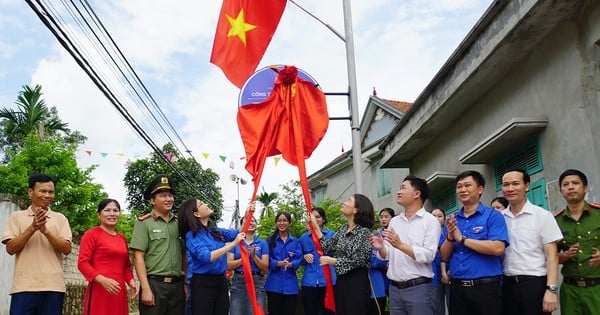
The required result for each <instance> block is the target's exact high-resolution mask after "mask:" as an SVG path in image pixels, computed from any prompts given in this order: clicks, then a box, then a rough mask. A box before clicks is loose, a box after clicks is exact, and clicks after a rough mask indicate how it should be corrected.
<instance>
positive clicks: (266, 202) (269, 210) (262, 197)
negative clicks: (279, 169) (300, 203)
mask: <svg viewBox="0 0 600 315" xmlns="http://www.w3.org/2000/svg"><path fill="white" fill-rule="evenodd" d="M277 197H279V194H278V193H276V192H272V193H268V192H266V191H265V190H264V188H263V192H261V193H260V194H258V196H256V200H258V201H259V202H260V203H261V204H262V205H263V209H262V211H261V212H260V218H261V219H262V218H263V217H264V215H265V214H267V215H269V214H271V215H272V214H274V212H273V207H271V202H273V200H275V199H277Z"/></svg>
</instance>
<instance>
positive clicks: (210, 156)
mask: <svg viewBox="0 0 600 315" xmlns="http://www.w3.org/2000/svg"><path fill="white" fill-rule="evenodd" d="M83 152H84V153H85V154H86V155H87V157H93V156H97V155H100V157H102V158H106V157H110V156H117V157H119V158H127V161H126V162H125V166H126V167H129V166H130V165H131V163H133V161H134V160H137V159H138V158H140V157H142V156H144V154H134V155H133V159H132V157H130V156H127V154H125V153H109V152H102V151H100V152H96V151H92V150H84V151H83ZM164 154H165V157H166V158H167V159H168V160H169V161H171V162H173V163H177V156H175V155H173V153H171V152H165V153H164ZM202 157H203V158H204V160H206V161H208V160H209V159H210V160H212V159H214V158H215V157H216V158H218V160H219V161H221V162H222V163H225V164H228V165H229V167H230V168H231V169H235V165H236V161H240V162H241V161H245V160H246V157H245V156H241V157H239V158H237V159H233V158H230V157H228V156H227V155H220V154H212V153H207V152H202ZM268 159H272V160H273V164H274V165H275V166H277V165H278V164H279V162H281V156H274V157H269V158H268ZM243 164H245V162H243V163H242V165H243Z"/></svg>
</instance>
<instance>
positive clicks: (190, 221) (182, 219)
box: [177, 198, 225, 241]
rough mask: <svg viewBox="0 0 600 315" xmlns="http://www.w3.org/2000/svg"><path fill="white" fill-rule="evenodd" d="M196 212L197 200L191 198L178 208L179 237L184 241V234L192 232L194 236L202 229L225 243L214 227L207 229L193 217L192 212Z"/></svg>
mask: <svg viewBox="0 0 600 315" xmlns="http://www.w3.org/2000/svg"><path fill="white" fill-rule="evenodd" d="M196 211H198V199H196V198H191V199H188V200H186V201H184V202H183V203H182V204H181V206H179V211H178V212H177V219H178V221H179V236H181V237H182V238H183V239H185V234H186V233H187V232H188V231H192V233H193V234H194V235H196V234H197V233H198V232H200V231H201V230H203V229H208V230H209V232H210V234H212V236H213V237H214V238H216V239H218V240H221V241H225V237H223V235H222V234H221V233H220V232H219V231H218V230H216V229H215V228H214V227H208V226H205V225H204V224H202V223H201V222H200V221H199V220H198V218H197V217H196V216H195V215H194V212H196Z"/></svg>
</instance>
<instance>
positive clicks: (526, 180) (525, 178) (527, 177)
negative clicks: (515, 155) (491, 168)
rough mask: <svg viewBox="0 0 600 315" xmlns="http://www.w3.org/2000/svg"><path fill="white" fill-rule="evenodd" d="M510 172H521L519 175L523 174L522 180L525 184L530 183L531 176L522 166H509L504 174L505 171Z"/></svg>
mask: <svg viewBox="0 0 600 315" xmlns="http://www.w3.org/2000/svg"><path fill="white" fill-rule="evenodd" d="M510 172H519V173H521V175H522V176H523V182H524V183H525V184H529V183H531V177H530V176H529V174H527V171H526V170H524V169H522V168H518V167H514V168H510V169H508V170H507V171H506V172H504V175H506V174H507V173H510ZM504 175H502V176H503V177H504Z"/></svg>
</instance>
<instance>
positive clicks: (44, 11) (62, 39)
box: [26, 0, 216, 204]
mask: <svg viewBox="0 0 600 315" xmlns="http://www.w3.org/2000/svg"><path fill="white" fill-rule="evenodd" d="M26 2H27V3H28V5H29V6H30V7H31V8H32V10H33V11H34V12H35V13H36V15H37V16H38V17H39V18H40V20H41V21H42V23H44V25H46V27H47V28H48V29H49V30H50V31H51V32H52V34H53V35H54V36H55V37H56V39H57V40H58V41H59V43H60V44H61V45H62V46H63V47H64V48H65V50H67V52H68V53H69V54H70V55H71V56H72V57H73V59H74V60H75V61H76V62H77V64H78V65H79V66H80V67H81V68H82V69H83V70H84V72H85V73H86V74H87V75H88V77H90V79H91V80H92V82H93V83H94V84H95V85H96V86H97V87H98V89H99V90H100V91H101V92H102V93H103V94H104V95H105V97H106V98H107V99H108V100H109V101H110V102H111V104H113V106H114V107H115V109H117V111H118V112H119V113H120V114H121V116H122V117H123V118H124V119H125V120H126V122H127V123H128V124H129V126H130V127H131V128H132V129H133V130H134V131H135V132H136V133H137V134H138V136H139V137H140V138H141V139H142V140H143V141H144V142H145V143H146V144H147V145H148V146H149V147H150V148H151V149H152V150H153V151H154V152H155V153H156V154H158V155H159V156H160V157H161V159H162V160H163V161H164V162H165V163H167V165H168V166H169V167H171V168H172V170H173V171H174V172H175V173H176V174H177V175H178V177H179V178H181V180H182V181H183V182H184V183H185V184H187V185H188V186H189V187H190V188H192V189H193V190H194V191H196V192H197V193H198V195H199V196H202V197H203V198H204V199H205V200H206V201H207V202H211V201H212V203H213V204H216V200H214V199H213V198H210V196H208V195H207V194H206V193H204V192H202V191H200V190H199V189H198V187H197V185H195V184H194V183H193V182H192V181H191V180H190V179H189V178H188V177H187V176H186V175H184V174H183V173H182V172H181V171H180V170H179V169H178V168H177V166H176V165H175V164H174V163H173V162H172V161H171V160H169V159H168V158H167V157H166V155H165V152H162V150H161V149H160V148H159V147H158V146H157V145H156V143H155V141H154V140H153V139H152V138H151V137H150V135H149V134H148V133H147V132H146V131H145V130H144V128H143V127H142V126H141V125H140V124H139V123H138V121H137V120H136V119H135V118H134V117H133V116H132V114H131V113H130V110H128V108H127V107H126V104H127V102H125V101H121V100H120V99H119V97H117V96H116V95H115V92H114V91H113V90H114V86H113V89H111V88H110V87H109V85H112V84H111V82H112V81H111V80H109V79H108V78H107V76H106V74H105V73H103V72H102V71H101V70H100V69H101V67H99V66H98V65H97V64H96V63H95V59H94V58H93V57H91V54H90V53H89V52H88V51H87V50H86V49H85V46H84V45H83V44H82V43H81V41H80V40H79V39H78V37H77V36H76V35H74V33H73V32H69V27H68V23H66V22H65V20H64V19H63V18H62V17H61V16H60V15H59V14H58V10H56V9H55V8H54V6H52V4H51V3H49V6H50V7H51V8H52V10H50V9H48V7H47V6H45V5H44V4H42V1H40V0H36V2H37V6H36V4H34V3H33V2H32V1H31V0H26ZM71 3H72V5H73V6H74V7H75V10H76V11H77V12H78V14H79V17H81V19H82V20H83V22H84V23H85V24H86V25H87V28H85V27H83V24H84V23H81V22H80V21H79V17H77V15H76V14H74V11H73V10H71V8H69V6H68V5H67V4H66V3H65V2H64V1H63V5H65V8H67V12H68V13H69V14H70V15H71V17H72V18H73V20H74V21H75V24H77V25H78V26H79V27H80V29H81V31H82V33H83V34H84V35H85V36H86V37H87V38H88V40H89V42H90V43H91V44H92V45H93V47H94V48H95V49H96V51H97V53H98V54H99V55H100V58H101V59H102V60H103V61H104V62H105V64H106V66H108V67H109V69H112V72H113V74H115V75H116V73H115V69H114V67H116V68H117V69H118V72H119V73H120V75H121V78H123V79H125V81H127V83H128V85H129V87H130V88H127V86H125V85H124V83H123V82H122V81H121V80H119V79H117V82H119V83H120V84H121V85H122V86H123V87H124V90H125V91H126V93H128V94H129V95H130V96H132V95H131V93H130V91H131V90H133V92H134V93H135V95H136V96H137V99H138V100H139V101H140V102H142V104H143V107H144V108H145V109H146V111H147V112H149V113H150V114H151V115H152V117H153V121H155V122H156V123H157V125H158V126H159V127H160V130H161V131H162V132H158V134H159V135H166V136H167V138H168V139H169V140H170V141H169V142H170V143H172V144H173V145H174V146H175V148H176V150H177V151H179V152H180V155H181V150H179V149H178V148H177V145H176V143H175V142H174V141H172V139H171V137H170V136H169V134H168V133H167V131H166V130H165V129H164V128H162V125H161V123H160V122H159V121H158V119H157V117H156V116H154V115H153V114H152V111H151V110H150V108H149V107H148V106H147V105H146V103H145V102H144V100H143V98H142V96H141V94H144V95H145V96H146V97H148V98H149V99H150V100H151V103H152V104H153V106H154V108H155V109H156V110H157V112H158V113H159V114H160V116H161V118H162V119H163V120H164V121H165V122H166V123H167V125H168V126H169V127H170V129H171V131H172V132H173V134H175V135H176V136H177V139H178V140H179V141H180V142H181V143H182V144H183V146H184V148H185V152H187V153H188V154H189V155H190V156H191V158H192V159H193V161H194V162H195V163H197V164H198V165H200V164H199V163H198V162H197V160H196V159H195V158H194V156H193V155H192V154H191V150H189V149H188V147H187V146H186V145H185V143H183V140H182V139H181V137H180V136H179V134H178V133H177V131H176V130H175V129H174V128H173V125H172V124H171V123H170V121H169V120H168V119H167V117H166V116H165V115H164V113H163V112H162V110H161V109H160V107H159V106H158V104H157V103H156V101H155V99H154V97H152V95H151V94H150V92H149V91H148V89H147V88H146V86H145V85H144V84H143V82H142V81H141V79H140V78H139V76H138V75H137V73H135V70H134V69H133V67H132V66H131V64H130V63H129V61H127V59H126V57H125V56H124V55H123V53H122V51H121V50H120V49H119V48H118V45H117V44H116V43H115V41H114V40H113V39H112V37H111V36H110V34H109V33H108V31H107V30H106V28H105V27H104V25H103V24H102V22H101V21H100V19H99V18H98V16H97V15H96V14H95V12H94V11H93V10H92V9H91V7H90V6H89V3H87V1H86V4H87V7H88V8H87V9H85V10H86V12H88V14H90V12H91V15H93V16H94V17H93V18H92V20H93V21H94V24H96V26H97V27H100V26H101V28H102V34H103V36H104V37H108V38H109V39H110V42H111V44H112V46H110V47H111V48H112V49H113V50H115V49H116V50H117V51H118V54H119V56H120V57H121V60H122V62H124V63H125V64H126V65H127V67H126V68H127V69H128V70H127V71H128V72H129V73H130V74H132V75H133V76H134V79H135V80H133V81H134V82H136V84H137V85H138V87H141V88H142V90H143V93H139V92H138V90H137V89H136V87H135V86H134V85H133V84H132V82H131V81H132V80H129V78H128V77H127V75H126V74H125V73H124V71H123V70H122V69H121V67H119V65H118V63H117V61H116V59H115V57H113V55H112V54H111V53H110V52H109V50H108V49H107V47H106V45H104V43H102V40H101V39H100V38H99V37H98V35H97V34H96V32H95V31H94V29H93V27H92V26H91V25H90V23H88V21H87V20H86V18H85V17H84V16H83V15H82V12H81V10H79V9H78V8H77V7H76V5H75V3H73V1H71ZM51 11H53V12H51ZM91 15H90V16H91ZM55 16H56V18H55ZM57 20H61V21H62V23H63V25H64V26H65V27H64V28H63V27H61V25H60V24H59V23H58V22H57ZM98 25H100V26H98ZM65 29H66V30H65ZM67 32H69V33H71V35H70V36H69V35H68V34H67ZM89 32H91V33H92V34H93V35H94V38H95V39H96V41H94V40H92V39H91V37H90V36H89ZM77 44H78V45H77ZM98 44H99V45H100V46H102V48H103V49H102V50H100V49H99V47H98ZM82 51H83V52H85V54H86V55H88V56H87V57H86V56H84V53H82ZM101 51H104V53H105V54H103V53H102V52H101ZM103 55H106V56H108V58H109V59H110V60H111V61H112V65H111V63H109V62H107V59H106V57H103ZM90 60H91V61H90ZM92 63H93V64H94V65H95V67H94V66H92ZM113 65H114V66H113ZM116 76H117V75H116ZM135 99H136V98H132V100H133V102H134V103H138V102H137V101H136V100H135ZM138 105H139V103H138ZM130 109H133V110H132V111H131V112H134V113H135V112H136V111H135V107H133V108H130ZM142 113H143V111H142ZM151 126H152V125H151ZM152 128H153V129H154V131H157V128H156V127H155V126H152ZM200 167H201V166H200ZM193 177H196V178H195V180H196V182H200V183H203V184H207V183H206V182H204V181H203V179H200V178H198V177H197V176H193Z"/></svg>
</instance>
